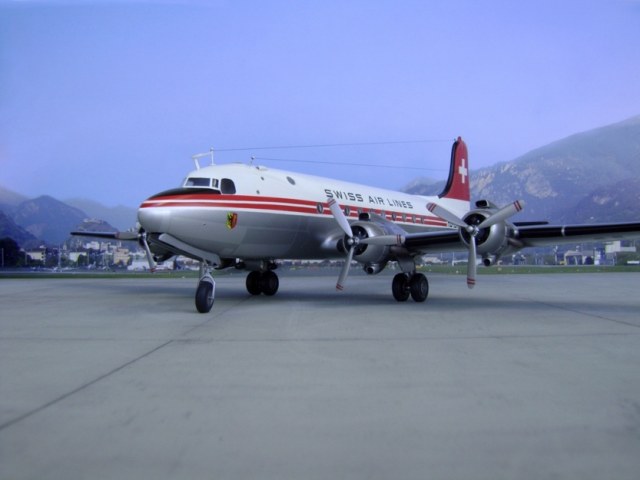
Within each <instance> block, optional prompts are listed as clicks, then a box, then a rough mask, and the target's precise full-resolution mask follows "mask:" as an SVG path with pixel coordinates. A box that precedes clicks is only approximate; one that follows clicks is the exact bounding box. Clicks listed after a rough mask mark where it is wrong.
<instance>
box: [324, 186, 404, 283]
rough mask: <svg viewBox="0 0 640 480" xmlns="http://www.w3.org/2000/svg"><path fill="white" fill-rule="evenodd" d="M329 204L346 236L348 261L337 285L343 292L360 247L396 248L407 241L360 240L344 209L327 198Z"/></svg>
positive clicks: (399, 237) (388, 237) (387, 237)
mask: <svg viewBox="0 0 640 480" xmlns="http://www.w3.org/2000/svg"><path fill="white" fill-rule="evenodd" d="M327 203H328V204H329V209H330V210H331V213H332V214H333V218H335V220H336V222H337V223H338V225H339V226H340V228H341V229H342V231H343V232H344V234H345V235H346V241H345V246H346V248H347V259H346V261H345V263H344V265H343V266H342V270H341V271H340V276H339V277H338V283H337V284H336V289H338V290H343V289H344V284H345V282H346V280H347V277H348V276H349V270H350V268H351V262H352V261H353V255H354V252H355V249H356V247H357V246H358V245H361V244H362V245H382V246H394V245H402V244H403V243H404V241H405V236H404V235H399V234H398V235H378V236H375V237H368V238H360V237H357V236H354V235H353V231H352V230H351V225H349V220H347V217H346V215H345V214H344V212H343V211H342V208H341V207H340V205H339V204H338V202H336V200H335V199H333V198H327Z"/></svg>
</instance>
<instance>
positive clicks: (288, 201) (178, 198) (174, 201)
mask: <svg viewBox="0 0 640 480" xmlns="http://www.w3.org/2000/svg"><path fill="white" fill-rule="evenodd" d="M318 205H321V206H322V212H320V211H319V209H318ZM162 207H172V208H175V207H178V208H220V209H230V208H231V209H234V208H237V209H249V210H271V211H276V212H284V213H302V214H307V215H323V216H331V211H330V210H329V204H328V203H326V202H314V201H312V200H302V199H297V198H279V197H255V196H248V195H202V194H185V195H168V196H165V197H155V198H152V199H149V200H145V201H144V202H143V203H142V205H140V208H162ZM342 207H343V208H345V207H346V208H348V209H349V215H348V217H350V218H358V217H359V212H358V209H361V210H362V211H367V212H371V213H376V214H378V215H382V211H384V212H385V215H384V217H385V218H387V220H390V221H392V222H398V223H410V224H415V225H428V226H436V227H444V226H447V222H445V221H443V220H442V219H440V218H437V217H430V216H425V215H420V214H416V213H407V212H393V211H388V210H381V209H373V208H366V207H362V206H352V205H342ZM393 213H395V214H396V215H397V216H398V217H399V218H396V220H393V219H390V218H389V217H390V216H391V215H392V214H393ZM402 215H405V216H406V220H401V218H402ZM414 217H415V219H416V220H415V221H413V218H414Z"/></svg>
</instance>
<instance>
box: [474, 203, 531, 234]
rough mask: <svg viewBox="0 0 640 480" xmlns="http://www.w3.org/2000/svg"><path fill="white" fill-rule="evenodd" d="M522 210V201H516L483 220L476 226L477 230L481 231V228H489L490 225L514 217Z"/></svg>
mask: <svg viewBox="0 0 640 480" xmlns="http://www.w3.org/2000/svg"><path fill="white" fill-rule="evenodd" d="M523 208H524V200H516V201H515V202H513V203H511V204H509V205H507V206H506V207H502V208H501V209H500V210H498V211H497V212H496V213H494V214H493V215H491V216H490V217H487V218H485V220H484V221H483V222H482V223H480V225H478V229H479V230H482V229H483V228H487V227H490V226H491V225H495V224H496V223H499V222H502V221H503V220H506V219H507V218H509V217H511V216H513V215H515V214H516V213H518V212H519V211H520V210H522V209H523Z"/></svg>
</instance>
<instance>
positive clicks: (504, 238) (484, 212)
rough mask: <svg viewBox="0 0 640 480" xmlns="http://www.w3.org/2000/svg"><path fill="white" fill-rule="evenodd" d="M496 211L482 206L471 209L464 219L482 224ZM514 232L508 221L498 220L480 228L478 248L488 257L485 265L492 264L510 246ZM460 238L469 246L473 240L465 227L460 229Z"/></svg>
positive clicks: (477, 241)
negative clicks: (510, 238) (511, 235)
mask: <svg viewBox="0 0 640 480" xmlns="http://www.w3.org/2000/svg"><path fill="white" fill-rule="evenodd" d="M494 212H495V210H494V209H490V208H481V209H476V210H471V211H470V212H469V213H467V214H466V215H465V216H464V217H463V220H464V222H465V223H467V224H468V225H474V226H477V225H480V224H481V223H482V222H483V221H484V220H486V219H487V218H489V217H490V216H491V215H492V214H493V213H494ZM511 232H512V228H511V226H510V224H509V223H508V222H506V221H502V222H498V223H495V224H493V225H491V226H490V227H487V228H483V229H480V231H479V232H478V234H477V235H476V248H477V252H478V254H479V255H481V256H482V257H483V259H486V260H487V261H485V262H484V263H485V265H486V264H487V262H488V264H489V265H492V264H493V263H495V262H496V261H497V259H498V258H500V256H501V255H502V254H504V252H505V251H506V250H507V249H508V248H509V237H510V234H511ZM460 239H461V240H462V242H463V243H464V244H465V245H467V246H469V243H470V241H471V236H470V233H469V232H468V231H467V230H465V229H462V228H461V229H460Z"/></svg>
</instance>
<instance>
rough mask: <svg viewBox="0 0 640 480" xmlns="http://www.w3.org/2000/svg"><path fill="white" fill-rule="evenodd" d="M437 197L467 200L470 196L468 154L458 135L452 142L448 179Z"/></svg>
mask: <svg viewBox="0 0 640 480" xmlns="http://www.w3.org/2000/svg"><path fill="white" fill-rule="evenodd" d="M439 197H440V198H452V199H455V200H465V201H467V202H468V201H469V199H470V197H471V196H470V193H469V154H468V152H467V145H466V144H465V143H464V142H463V141H462V138H460V137H458V139H457V140H456V141H455V142H454V143H453V148H452V149H451V166H450V168H449V179H448V180H447V185H446V186H445V187H444V190H443V191H442V193H441V194H440V195H439Z"/></svg>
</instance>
